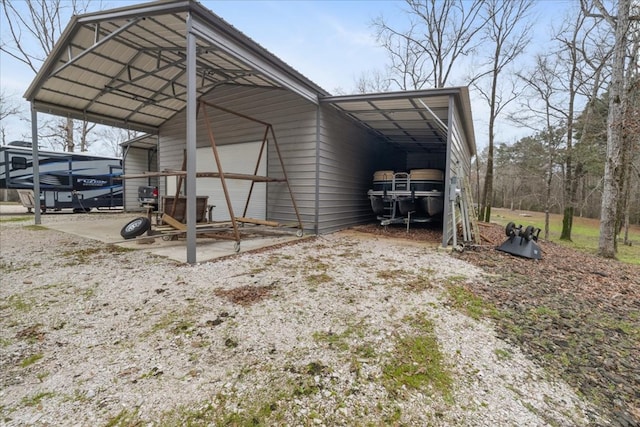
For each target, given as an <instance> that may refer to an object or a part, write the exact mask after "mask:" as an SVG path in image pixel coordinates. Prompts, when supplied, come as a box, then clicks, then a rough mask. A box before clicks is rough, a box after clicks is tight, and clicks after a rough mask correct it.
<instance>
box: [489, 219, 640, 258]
mask: <svg viewBox="0 0 640 427" xmlns="http://www.w3.org/2000/svg"><path fill="white" fill-rule="evenodd" d="M492 213H493V215H492V216H491V222H495V223H497V224H500V225H503V226H506V225H507V224H508V223H509V222H514V223H515V224H516V225H520V224H522V225H523V226H524V227H526V226H527V225H533V226H534V227H538V228H540V230H542V231H541V232H540V238H541V239H543V238H544V222H545V219H544V213H543V212H522V211H511V210H509V209H493V212H492ZM523 213H524V214H525V215H527V216H524V217H523V216H521V215H522V214H523ZM561 233H562V215H559V214H550V215H549V240H551V241H553V242H556V243H558V244H561V245H563V246H567V247H570V248H573V249H576V250H578V251H581V252H587V253H590V254H596V253H597V251H598V240H599V238H600V221H599V220H598V219H593V218H580V217H574V218H573V226H572V227H571V240H572V241H566V240H560V234H561ZM629 240H631V241H632V242H633V245H632V246H625V245H624V244H623V243H622V241H620V242H619V243H618V254H617V257H618V259H619V260H620V261H622V262H625V263H628V264H640V227H638V226H633V227H630V229H629Z"/></svg>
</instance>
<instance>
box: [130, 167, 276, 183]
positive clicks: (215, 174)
mask: <svg viewBox="0 0 640 427" xmlns="http://www.w3.org/2000/svg"><path fill="white" fill-rule="evenodd" d="M186 174H187V173H186V172H185V171H178V170H165V171H162V172H145V173H142V174H131V175H121V176H120V177H121V178H122V179H129V178H149V177H161V176H184V175H186ZM224 177H225V178H228V179H239V180H245V181H254V182H284V181H285V180H284V178H271V177H268V176H261V175H249V174H245V173H230V172H225V174H224ZM196 178H220V173H218V172H197V173H196Z"/></svg>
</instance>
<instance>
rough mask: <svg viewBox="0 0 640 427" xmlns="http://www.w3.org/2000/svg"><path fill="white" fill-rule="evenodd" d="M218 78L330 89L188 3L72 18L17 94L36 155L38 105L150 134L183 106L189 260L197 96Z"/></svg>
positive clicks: (308, 95)
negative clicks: (27, 108)
mask: <svg viewBox="0 0 640 427" xmlns="http://www.w3.org/2000/svg"><path fill="white" fill-rule="evenodd" d="M225 84H232V85H241V86H260V87H273V88H282V89H286V90H289V91H292V92H294V93H296V94H298V95H300V96H302V97H303V98H305V99H307V100H309V101H311V102H313V103H316V104H317V102H318V95H319V94H320V95H327V94H328V93H327V92H325V91H324V90H323V89H322V88H320V87H319V86H317V85H315V84H313V83H312V82H310V81H309V80H308V79H306V78H305V77H304V76H302V75H301V74H299V73H298V72H297V71H295V70H294V69H293V68H291V67H290V66H288V65H287V64H285V63H284V62H283V61H281V60H280V59H278V58H277V57H275V56H274V55H273V54H271V53H269V52H268V51H266V50H265V49H264V48H262V47H260V46H259V45H258V44H257V43H255V42H254V41H252V40H251V39H249V38H248V37H246V36H244V35H243V34H241V33H240V32H239V31H237V30H236V29H235V28H233V27H232V26H231V25H229V24H228V23H227V22H225V21H224V20H223V19H221V18H220V17H218V16H217V15H215V14H213V13H212V12H211V11H209V10H208V9H206V8H205V7H203V6H202V5H200V4H199V3H197V2H195V1H192V0H183V1H175V0H165V1H158V2H153V3H147V4H142V5H136V6H131V7H124V8H118V9H113V10H108V11H103V12H96V13H90V14H85V15H80V16H74V17H73V18H72V19H71V22H70V23H69V24H68V26H67V28H66V29H65V31H64V33H63V34H62V35H61V37H60V39H59V41H58V42H57V44H56V46H55V49H54V50H53V51H52V52H51V54H50V55H49V57H48V58H47V60H46V61H45V63H44V64H43V66H42V68H41V69H40V71H39V72H38V74H37V76H36V78H35V79H34V81H33V82H32V84H31V85H30V87H29V88H28V90H27V92H26V93H25V95H24V96H25V98H26V99H27V100H28V101H30V103H31V106H32V140H33V147H34V148H33V150H34V156H37V152H38V140H37V112H46V113H50V114H55V115H60V116H65V117H69V118H74V119H81V120H88V121H92V122H95V123H99V124H106V125H113V126H119V127H124V128H128V129H134V130H139V131H144V132H147V133H151V134H154V133H157V130H158V128H159V127H160V126H161V125H162V124H163V123H164V122H166V121H167V120H168V119H170V118H171V117H173V116H174V115H175V114H177V113H178V112H180V111H182V110H184V109H185V108H186V111H187V126H186V146H187V164H186V171H187V175H186V186H187V260H188V262H190V263H194V262H195V254H196V243H195V242H196V228H195V222H196V212H195V206H196V201H195V200H196V199H195V182H196V177H195V150H196V144H195V136H196V135H195V132H196V102H197V98H198V97H199V96H200V95H202V94H204V93H207V92H209V91H211V90H212V89H214V88H215V87H217V86H219V85H225ZM34 172H35V180H34V181H35V183H34V192H35V193H36V194H38V193H39V190H40V188H39V179H38V178H39V177H38V171H37V170H35V171H34ZM35 221H36V223H40V212H39V210H37V209H36V216H35Z"/></svg>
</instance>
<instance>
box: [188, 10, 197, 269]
mask: <svg viewBox="0 0 640 427" xmlns="http://www.w3.org/2000/svg"><path fill="white" fill-rule="evenodd" d="M186 27H187V28H186V30H187V144H186V145H187V194H186V196H187V216H186V218H187V262H188V263H189V264H195V262H196V119H197V111H196V102H197V99H196V98H197V93H196V36H195V34H194V33H193V16H192V14H191V12H189V14H188V15H187V25H186Z"/></svg>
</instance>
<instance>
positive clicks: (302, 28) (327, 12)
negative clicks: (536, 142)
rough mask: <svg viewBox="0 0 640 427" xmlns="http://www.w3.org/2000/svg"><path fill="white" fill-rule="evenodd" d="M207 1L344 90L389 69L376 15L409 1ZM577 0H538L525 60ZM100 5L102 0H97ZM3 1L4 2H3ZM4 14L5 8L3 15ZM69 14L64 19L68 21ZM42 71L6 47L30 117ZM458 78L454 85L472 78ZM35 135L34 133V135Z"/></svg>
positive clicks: (2, 74)
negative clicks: (28, 96) (31, 89)
mask: <svg viewBox="0 0 640 427" xmlns="http://www.w3.org/2000/svg"><path fill="white" fill-rule="evenodd" d="M134 3H138V2H136V1H129V0H119V1H118V0H116V1H114V0H106V1H103V2H102V9H110V8H113V7H120V6H124V5H127V4H134ZM201 3H202V4H203V5H204V6H205V7H207V8H208V9H210V10H212V11H213V12H214V13H216V14H218V15H219V16H221V17H222V18H224V19H225V20H226V21H228V22H229V23H230V24H232V25H233V26H235V27H236V28H237V29H239V30H240V31H242V32H243V33H245V34H246V35H247V36H249V37H251V38H252V39H253V40H254V41H256V42H257V43H259V44H261V45H262V46H263V47H265V48H266V49H267V50H269V51H271V52H272V53H274V54H275V55H276V56H278V57H279V58H281V59H282V60H284V61H285V62H286V63H288V64H289V65H291V66H292V67H293V68H295V69H296V70H298V71H299V72H301V73H302V74H303V75H305V76H306V77H308V78H309V79H311V80H312V81H314V82H315V83H316V84H318V85H320V86H321V87H323V88H324V89H326V90H328V91H329V92H332V93H336V92H337V89H341V90H343V91H344V92H347V93H351V92H352V91H353V89H354V87H355V81H356V79H357V78H358V77H359V76H360V75H361V74H362V73H363V72H367V71H371V70H376V69H377V70H383V69H384V65H385V63H386V61H387V57H386V54H385V51H384V50H383V49H382V48H380V47H379V46H378V44H377V43H376V40H375V36H374V31H373V29H372V28H371V21H372V20H373V19H374V18H376V17H377V16H380V15H383V16H384V17H385V19H387V20H390V21H392V22H403V21H404V20H406V15H404V14H403V13H402V9H403V7H404V2H402V1H382V0H379V1H364V0H362V1H338V0H334V1H328V0H323V1H321V0H316V1H293V0H289V1H276V0H273V1H266V0H264V1H238V0H235V1H211V0H204V1H201ZM576 3H577V0H575V1H571V0H567V1H562V0H539V1H538V2H537V4H536V7H535V10H534V14H535V16H536V23H537V25H538V27H537V28H536V31H535V38H534V42H533V43H532V45H531V46H530V48H529V49H528V52H527V54H526V56H525V57H523V59H522V63H523V64H525V63H526V62H527V58H530V57H532V56H533V55H535V53H536V52H539V51H544V43H546V42H547V40H546V38H547V37H548V35H549V33H550V30H551V22H552V21H553V20H558V19H560V18H562V16H563V15H564V14H565V11H566V10H567V9H568V8H569V7H570V6H571V5H575V4H576ZM93 4H95V7H97V6H98V4H99V2H98V1H95V0H94V3H93ZM0 7H1V6H0ZM3 15H4V14H3ZM66 22H68V19H67V21H65V25H66ZM0 36H1V37H2V39H3V40H6V38H7V36H8V33H7V25H6V22H4V16H2V20H1V21H0ZM34 77H35V75H34V74H33V72H32V71H31V70H30V69H29V68H28V67H26V66H24V65H21V64H20V63H19V62H17V61H15V60H13V59H12V58H11V57H9V56H7V55H5V54H0V83H1V86H2V90H3V92H4V93H5V94H6V95H11V96H13V97H14V99H15V100H20V101H21V102H22V103H23V105H24V110H25V115H26V116H27V117H28V113H27V112H28V104H27V103H26V102H24V100H23V98H22V95H23V94H24V92H25V91H26V89H27V87H28V86H29V84H30V83H31V81H32V80H33V78H34ZM465 84H466V83H465V82H464V80H454V81H452V85H465ZM472 103H473V106H472V108H473V115H474V125H475V132H476V142H477V145H478V149H479V150H481V149H482V148H483V147H484V146H485V145H486V139H487V137H486V130H485V128H486V127H487V125H486V123H487V118H486V112H487V109H486V107H485V106H484V105H483V103H482V102H480V101H478V100H475V99H472ZM3 125H4V126H5V127H6V130H7V138H6V140H7V141H13V140H20V139H25V137H24V135H30V125H29V123H28V122H24V121H23V122H21V121H19V120H16V119H11V121H7V122H6V123H3ZM529 133H530V131H528V130H518V129H516V128H514V127H513V126H511V125H509V124H507V123H504V122H503V124H502V125H501V126H499V128H498V135H497V137H498V141H501V140H502V141H505V142H512V141H513V140H515V139H517V138H519V137H522V136H524V135H527V134H529ZM27 139H30V138H27Z"/></svg>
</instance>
